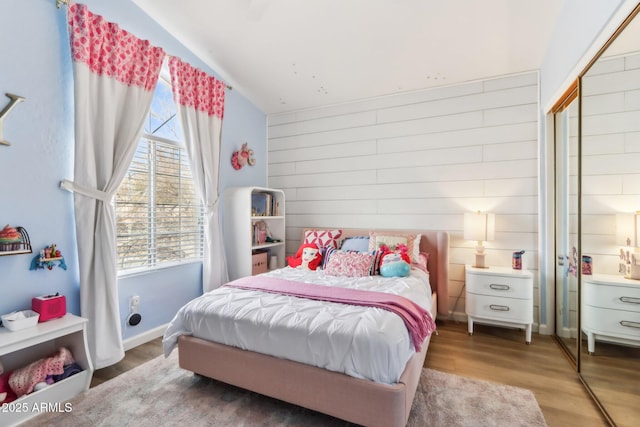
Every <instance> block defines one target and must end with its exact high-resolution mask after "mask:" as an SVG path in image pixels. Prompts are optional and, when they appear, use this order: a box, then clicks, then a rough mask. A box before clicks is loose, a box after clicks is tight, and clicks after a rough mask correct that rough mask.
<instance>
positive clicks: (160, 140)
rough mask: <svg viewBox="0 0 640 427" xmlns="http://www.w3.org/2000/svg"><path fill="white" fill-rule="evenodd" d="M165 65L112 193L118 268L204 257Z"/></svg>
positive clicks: (196, 206)
mask: <svg viewBox="0 0 640 427" xmlns="http://www.w3.org/2000/svg"><path fill="white" fill-rule="evenodd" d="M166 70H167V68H166V64H165V67H163V73H162V74H161V78H160V80H159V81H158V85H157V86H156V90H155V93H154V97H153V101H152V104H151V110H150V112H149V116H148V119H147V122H146V124H145V129H144V134H143V136H142V138H141V139H140V142H139V143H138V148H137V150H136V153H135V155H134V157H133V160H132V161H131V165H130V166H129V170H128V171H127V174H126V175H125V178H124V180H123V181H122V184H121V185H120V188H119V189H118V192H117V194H116V202H115V207H116V236H117V237H116V240H117V250H118V270H119V271H124V270H131V269H148V268H153V267H158V266H161V265H163V264H164V265H166V264H167V263H176V262H182V261H188V260H196V259H202V252H203V229H202V220H203V210H202V205H201V203H200V201H199V200H198V196H197V194H196V190H195V186H194V183H193V177H192V175H191V170H190V169H189V163H188V158H187V152H186V150H185V149H184V141H183V140H184V137H183V134H182V129H181V127H180V122H179V120H178V118H177V117H176V107H175V104H174V103H173V98H172V94H171V87H170V85H169V80H168V79H167V78H165V77H162V76H166V75H167V74H165V73H166Z"/></svg>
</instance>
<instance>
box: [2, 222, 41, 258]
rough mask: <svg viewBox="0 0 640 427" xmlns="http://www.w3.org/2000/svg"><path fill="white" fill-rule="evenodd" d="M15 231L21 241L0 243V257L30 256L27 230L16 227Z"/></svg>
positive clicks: (30, 250)
mask: <svg viewBox="0 0 640 427" xmlns="http://www.w3.org/2000/svg"><path fill="white" fill-rule="evenodd" d="M16 230H17V231H18V233H20V235H21V240H22V241H20V242H15V243H0V256H4V255H20V254H30V253H31V252H33V250H32V249H31V240H30V239H29V234H28V233H27V230H26V229H25V228H24V227H16Z"/></svg>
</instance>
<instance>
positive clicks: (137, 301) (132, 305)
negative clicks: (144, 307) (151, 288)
mask: <svg viewBox="0 0 640 427" xmlns="http://www.w3.org/2000/svg"><path fill="white" fill-rule="evenodd" d="M139 304H140V297H139V296H138V295H135V296H132V297H131V299H130V300H129V307H130V308H131V310H135V309H136V308H137V307H138V305H139Z"/></svg>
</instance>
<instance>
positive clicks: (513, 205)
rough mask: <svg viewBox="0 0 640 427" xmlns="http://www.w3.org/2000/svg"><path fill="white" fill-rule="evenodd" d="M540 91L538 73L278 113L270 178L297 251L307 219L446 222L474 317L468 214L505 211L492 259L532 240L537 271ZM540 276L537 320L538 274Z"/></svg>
mask: <svg viewBox="0 0 640 427" xmlns="http://www.w3.org/2000/svg"><path fill="white" fill-rule="evenodd" d="M538 98H539V86H538V74H537V72H531V73H525V74H518V75H510V76H504V77H501V78H493V79H489V80H484V81H475V82H470V83H465V84H460V85H455V86H449V87H442V88H436V89H429V90H423V91H416V92H407V93H400V94H394V95H390V96H385V97H378V98H374V99H368V100H364V101H359V102H353V103H348V104H341V105H335V106H329V107H323V108H316V109H310V110H303V111H296V112H291V113H286V114H278V115H271V116H269V118H268V123H269V125H268V156H269V158H268V185H269V186H270V187H273V188H279V189H283V190H284V191H285V194H286V221H287V253H293V252H295V250H296V249H297V247H298V244H299V239H300V235H301V229H302V228H304V227H319V228H329V227H331V228H339V227H356V228H392V229H398V228H426V229H439V230H447V231H448V232H449V233H450V235H451V274H450V278H451V283H450V295H449V297H450V299H451V301H450V307H451V308H452V309H454V310H455V312H456V317H459V318H464V292H463V284H464V265H465V264H470V263H472V262H473V260H474V257H473V253H474V246H475V242H472V241H466V240H464V239H463V214H464V213H465V212H472V211H476V210H482V211H490V212H494V213H495V214H496V239H495V240H494V241H491V242H487V243H486V244H485V246H486V247H487V263H488V264H489V265H500V266H510V265H511V254H512V252H514V251H517V250H523V249H524V250H525V251H526V253H525V255H524V258H523V259H524V263H523V265H524V268H528V269H532V270H537V265H538V168H539V165H538V134H539V129H538V127H539V123H538V117H539V113H538V112H539V106H538ZM534 273H537V271H534ZM535 286H536V291H535V294H536V298H535V302H534V303H535V305H536V307H535V312H536V318H535V322H536V323H537V321H538V315H537V312H538V307H537V306H538V304H539V299H538V296H537V295H538V292H537V287H538V280H537V274H536V280H535Z"/></svg>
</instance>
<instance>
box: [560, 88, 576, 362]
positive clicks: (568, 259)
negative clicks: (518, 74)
mask: <svg viewBox="0 0 640 427" xmlns="http://www.w3.org/2000/svg"><path fill="white" fill-rule="evenodd" d="M578 114H579V111H578V98H577V97H576V98H574V99H573V101H571V102H570V103H569V105H567V106H565V108H563V109H562V111H559V112H557V113H556V114H555V115H554V122H555V123H554V124H555V142H556V144H555V145H556V154H555V156H556V172H555V179H556V182H555V194H556V204H555V205H556V238H555V241H556V249H555V251H556V286H555V288H556V307H557V309H556V321H555V325H556V337H557V338H558V339H559V341H560V343H561V344H562V345H563V347H564V350H565V351H566V352H567V353H568V354H569V356H570V357H571V359H572V360H573V361H574V362H575V361H576V360H577V358H578V341H577V337H578V309H577V306H578V297H577V289H578V270H577V265H578V250H577V248H578V226H577V221H578V167H577V166H578Z"/></svg>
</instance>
